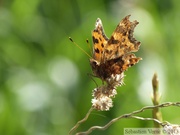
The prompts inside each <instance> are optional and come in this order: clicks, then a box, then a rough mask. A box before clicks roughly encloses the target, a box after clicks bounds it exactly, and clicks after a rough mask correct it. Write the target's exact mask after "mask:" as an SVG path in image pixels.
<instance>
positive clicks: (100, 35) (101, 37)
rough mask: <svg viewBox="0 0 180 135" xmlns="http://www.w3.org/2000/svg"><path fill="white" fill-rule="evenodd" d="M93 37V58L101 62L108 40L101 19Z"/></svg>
mask: <svg viewBox="0 0 180 135" xmlns="http://www.w3.org/2000/svg"><path fill="white" fill-rule="evenodd" d="M92 38H93V43H94V45H93V59H94V60H96V61H97V62H99V63H101V62H102V59H103V57H102V56H103V53H104V48H105V46H106V44H107V42H108V38H107V37H106V35H105V33H104V29H103V26H102V22H101V19H99V18H98V19H97V21H96V24H95V29H94V30H93V32H92Z"/></svg>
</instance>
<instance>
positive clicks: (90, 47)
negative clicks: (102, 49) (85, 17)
mask: <svg viewBox="0 0 180 135" xmlns="http://www.w3.org/2000/svg"><path fill="white" fill-rule="evenodd" d="M86 43H87V44H88V47H89V49H90V50H92V46H91V45H90V43H89V40H88V39H86ZM90 53H91V56H92V51H90Z"/></svg>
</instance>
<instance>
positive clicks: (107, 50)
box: [90, 15, 141, 83]
mask: <svg viewBox="0 0 180 135" xmlns="http://www.w3.org/2000/svg"><path fill="white" fill-rule="evenodd" d="M129 17H130V15H128V16H126V17H125V18H124V19H122V21H121V22H120V23H119V24H118V25H117V27H116V29H115V31H114V32H113V34H112V35H111V37H110V38H107V36H106V35H105V33H104V29H103V25H102V22H101V20H100V19H99V18H98V19H97V21H96V24H95V29H94V30H93V32H92V38H93V43H94V45H93V58H91V59H90V65H91V67H92V71H93V74H94V75H95V76H96V77H98V78H100V79H101V80H102V81H106V82H107V83H110V82H109V79H111V77H112V76H116V75H121V76H120V78H119V77H118V78H119V79H120V80H122V78H123V77H124V71H126V70H127V69H128V68H129V67H131V66H133V65H135V64H136V63H138V62H139V60H141V58H140V57H136V56H135V55H134V54H133V53H132V52H137V51H138V50H139V46H140V42H139V41H137V40H136V39H135V38H134V37H133V32H134V28H135V27H136V25H137V24H138V22H137V21H136V20H135V21H133V22H131V21H130V20H129ZM115 79H117V78H115Z"/></svg>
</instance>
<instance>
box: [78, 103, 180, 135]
mask: <svg viewBox="0 0 180 135" xmlns="http://www.w3.org/2000/svg"><path fill="white" fill-rule="evenodd" d="M169 106H177V107H180V102H166V103H163V104H160V105H156V106H146V107H143V108H141V109H139V110H137V111H133V112H131V113H129V114H124V115H121V116H119V117H117V118H114V119H112V120H111V121H110V122H108V123H107V124H106V125H104V126H92V127H91V128H89V129H88V130H87V131H85V132H79V133H77V134H76V135H87V134H89V133H91V132H92V131H93V130H97V129H98V130H105V129H107V128H108V127H109V126H111V125H112V124H113V123H115V122H117V121H118V120H120V119H123V118H131V117H132V116H133V115H135V114H138V113H141V112H144V111H145V110H152V109H154V108H164V107H169ZM144 120H148V119H147V118H144ZM149 120H150V119H149ZM154 121H155V119H154ZM157 122H159V120H157Z"/></svg>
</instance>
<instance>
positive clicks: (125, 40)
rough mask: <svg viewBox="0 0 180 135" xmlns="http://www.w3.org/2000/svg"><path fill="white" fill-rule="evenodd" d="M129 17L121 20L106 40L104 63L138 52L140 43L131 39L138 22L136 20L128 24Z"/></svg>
mask: <svg viewBox="0 0 180 135" xmlns="http://www.w3.org/2000/svg"><path fill="white" fill-rule="evenodd" d="M129 17H130V15H128V16H126V17H125V18H124V19H122V21H121V22H120V23H119V24H118V26H117V27H116V29H115V31H114V32H113V34H112V36H111V37H110V39H109V40H108V42H107V45H106V47H105V49H104V61H107V60H110V59H115V58H118V57H121V56H122V55H124V54H126V53H130V52H136V51H138V50H139V46H140V42H138V41H136V39H135V38H134V37H133V32H134V28H135V27H136V25H137V24H138V22H137V21H136V20H135V21H133V22H130V21H129Z"/></svg>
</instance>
